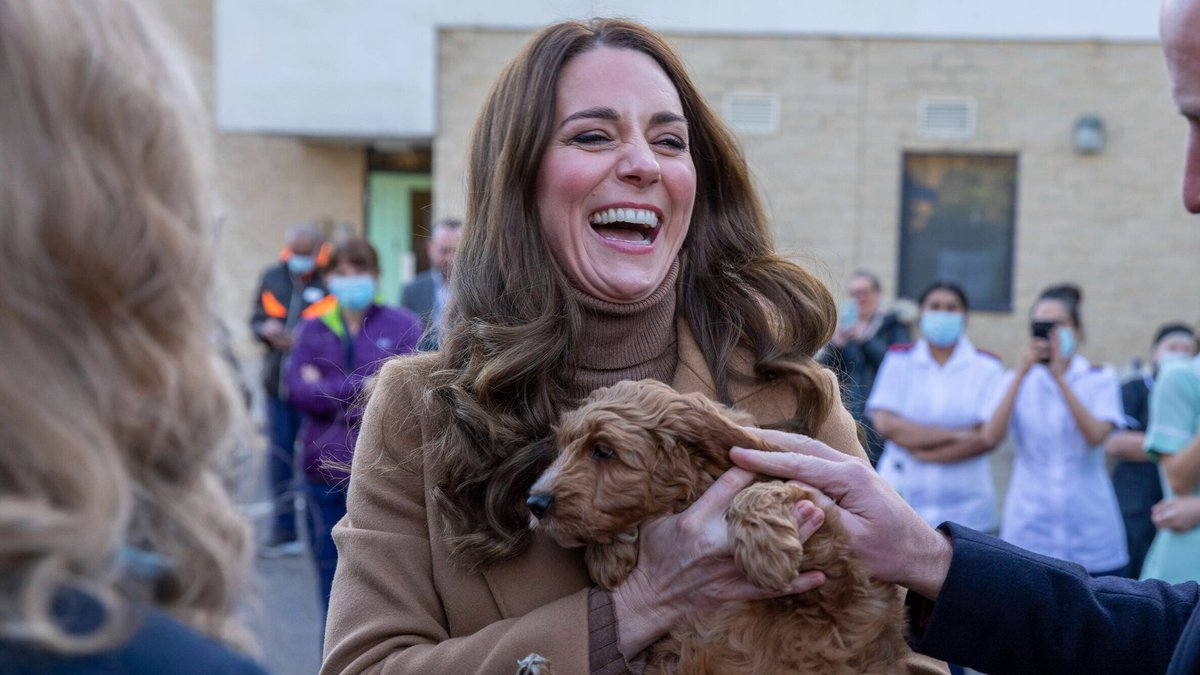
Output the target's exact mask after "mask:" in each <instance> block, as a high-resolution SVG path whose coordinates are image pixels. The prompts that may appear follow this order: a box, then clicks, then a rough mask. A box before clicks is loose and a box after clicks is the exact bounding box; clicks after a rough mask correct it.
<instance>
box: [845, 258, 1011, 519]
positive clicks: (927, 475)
mask: <svg viewBox="0 0 1200 675" xmlns="http://www.w3.org/2000/svg"><path fill="white" fill-rule="evenodd" d="M920 309H921V314H920V328H921V339H919V340H917V341H916V342H915V343H912V344H906V345H897V346H895V347H892V349H891V350H890V351H889V352H888V354H887V356H886V357H884V359H883V363H882V365H881V366H880V369H879V375H878V377H876V379H875V387H874V388H873V389H872V390H871V396H870V398H869V399H867V415H869V416H870V418H871V420H872V421H873V422H874V425H875V428H876V429H877V430H878V431H879V433H880V434H881V435H882V436H883V437H884V438H885V439H887V445H886V446H885V448H884V451H883V455H882V456H881V457H880V459H879V464H878V466H877V469H878V470H879V474H880V475H881V476H883V477H884V479H885V480H887V481H888V483H890V484H891V485H892V486H893V487H895V488H896V490H897V491H898V492H899V493H900V494H901V496H903V497H904V498H905V500H906V501H907V502H908V503H909V504H911V505H912V507H913V509H914V510H915V511H916V512H917V513H918V514H920V515H921V517H922V518H924V519H925V521H926V522H928V523H930V524H931V525H937V524H939V523H941V522H943V521H946V520H952V521H954V522H956V523H961V524H963V525H967V526H968V527H972V528H975V529H977V530H983V531H990V530H995V528H996V506H995V505H996V497H995V494H994V491H995V488H994V487H993V484H992V474H991V468H990V466H989V465H988V459H987V457H986V455H985V454H984V453H986V452H987V451H989V450H991V449H992V447H994V444H988V443H986V442H985V441H984V438H983V435H982V434H981V433H980V429H981V427H982V425H983V423H984V422H985V421H987V420H988V419H990V418H991V417H992V414H993V413H994V412H995V407H996V405H997V404H998V403H999V402H998V401H996V400H995V398H996V397H995V395H994V392H995V391H997V390H998V389H999V388H1000V386H1001V382H1002V379H1003V377H1004V366H1003V365H1002V364H1001V362H1000V359H999V358H997V357H996V356H994V355H992V354H989V353H987V352H984V351H981V350H979V349H977V348H976V347H975V345H974V344H972V342H971V340H970V339H969V338H968V337H967V336H966V333H965V332H964V331H965V328H966V323H967V309H968V305H967V295H966V293H965V292H964V291H963V290H962V288H961V287H959V286H958V285H957V284H955V283H952V282H947V281H936V282H934V283H933V284H932V285H931V286H929V288H927V289H925V291H924V292H923V293H922V294H921V297H920Z"/></svg>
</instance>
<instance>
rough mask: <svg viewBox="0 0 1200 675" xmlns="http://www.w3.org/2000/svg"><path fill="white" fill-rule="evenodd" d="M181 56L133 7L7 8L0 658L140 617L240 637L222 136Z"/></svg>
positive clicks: (2, 84)
mask: <svg viewBox="0 0 1200 675" xmlns="http://www.w3.org/2000/svg"><path fill="white" fill-rule="evenodd" d="M164 35H165V33H164V29H163V28H162V27H160V26H159V25H158V24H156V23H154V22H153V21H152V20H151V19H149V18H148V17H146V16H144V15H143V13H142V12H141V11H140V10H139V9H138V8H137V7H136V6H134V5H133V4H132V3H131V2H129V1H128V0H105V1H104V2H99V1H97V2H69V1H66V0H0V91H2V92H4V94H3V96H0V156H3V157H4V158H5V160H4V162H3V163H2V164H0V251H3V255H4V260H5V262H4V264H3V265H0V317H3V319H2V320H0V350H3V358H0V584H2V586H0V589H2V590H0V637H7V638H13V639H20V640H29V641H34V642H37V643H39V644H43V645H46V646H48V647H50V648H52V649H57V650H61V651H90V650H94V649H100V648H103V647H106V646H110V645H112V644H114V643H115V642H117V641H119V640H120V639H122V638H123V637H124V636H125V635H127V633H128V631H129V630H130V629H131V628H132V623H133V622H132V621H129V620H126V619H127V618H128V617H130V616H131V614H130V613H129V612H127V611H125V610H126V607H127V606H128V605H140V604H146V605H152V606H157V607H160V608H162V609H164V610H165V611H167V612H168V613H169V614H171V615H173V616H174V617H176V618H177V619H179V620H181V621H183V622H184V623H187V624H189V625H191V626H193V627H195V628H197V629H198V630H200V631H202V632H204V633H206V634H208V635H210V636H213V637H215V638H217V639H221V640H223V641H226V642H237V641H238V639H239V638H240V635H241V632H240V631H239V630H238V629H237V627H236V625H235V623H234V622H233V621H232V620H231V614H232V610H233V608H234V602H235V599H234V592H235V590H236V589H237V587H238V586H239V584H240V583H241V581H242V578H243V570H244V569H245V566H246V563H247V562H248V560H247V555H248V551H249V547H248V539H247V528H246V527H245V523H244V521H243V519H242V518H241V517H240V516H239V515H238V513H237V512H236V510H235V509H234V507H233V505H232V503H231V502H230V500H229V498H228V495H227V493H226V491H225V490H224V488H223V487H222V485H221V481H220V480H219V476H218V474H217V471H216V468H215V467H216V466H217V462H218V461H219V459H221V458H222V457H223V453H222V451H224V450H228V449H229V448H230V444H231V429H232V428H233V424H234V422H235V421H236V419H237V418H236V416H237V415H238V414H239V412H238V411H239V408H238V406H237V405H236V403H235V396H236V394H235V391H234V389H233V387H232V386H231V382H230V377H229V372H228V371H227V370H224V368H225V366H224V365H223V364H221V363H219V361H218V360H217V359H218V357H217V355H216V353H215V350H214V349H213V348H212V345H211V344H210V339H211V338H212V336H213V330H212V328H213V326H212V318H211V317H212V311H211V307H210V291H209V288H210V286H211V285H212V281H213V278H212V263H213V237H214V233H213V228H212V225H211V222H210V219H209V213H208V196H209V195H208V194H207V192H206V187H205V185H206V178H207V176H206V175H205V171H204V170H203V167H205V166H206V162H205V156H204V155H203V154H202V152H201V151H202V150H203V148H202V146H201V145H200V144H199V141H204V140H206V139H207V136H206V132H205V131H204V127H203V126H202V124H201V120H200V118H199V111H200V110H201V108H200V104H199V97H198V96H197V94H196V91H195V89H194V86H193V84H192V83H191V80H190V77H189V75H188V72H187V68H186V66H185V63H184V61H183V60H182V56H181V55H180V54H179V53H178V52H177V51H176V50H175V49H174V48H173V47H172V46H171V44H170V43H169V41H168V40H167V39H166V38H165V37H164ZM130 551H134V552H148V553H150V554H151V555H152V556H155V558H156V559H161V560H162V561H164V562H165V563H166V565H165V569H166V573H165V575H159V576H157V577H155V578H152V579H146V578H142V576H141V575H139V573H138V571H137V570H136V569H135V568H136V566H131V565H128V564H127V561H128V559H129V558H130V556H129V555H128V553H129V552H130ZM65 588H78V589H82V590H84V591H85V592H87V593H89V594H90V595H93V596H94V597H96V598H97V599H99V600H100V601H101V602H102V603H103V604H104V605H105V609H106V611H105V620H104V622H103V623H102V624H101V625H100V627H99V629H97V630H96V631H93V632H91V633H88V634H86V635H78V634H70V633H67V632H65V631H64V630H63V629H62V627H61V626H60V625H59V624H58V623H57V622H56V621H55V617H54V615H53V611H52V609H51V607H52V602H53V600H54V596H55V594H57V593H59V592H61V591H62V590H63V589H65Z"/></svg>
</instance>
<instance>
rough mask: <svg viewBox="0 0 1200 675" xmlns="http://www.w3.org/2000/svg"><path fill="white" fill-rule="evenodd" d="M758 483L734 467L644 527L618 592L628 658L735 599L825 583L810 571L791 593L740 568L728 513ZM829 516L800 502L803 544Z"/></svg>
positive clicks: (615, 598) (617, 607)
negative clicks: (766, 586) (763, 584)
mask: <svg viewBox="0 0 1200 675" xmlns="http://www.w3.org/2000/svg"><path fill="white" fill-rule="evenodd" d="M831 452H833V451H831ZM754 481H755V475H754V474H752V473H750V472H748V471H743V470H741V469H738V468H733V469H730V470H729V471H727V472H725V474H724V475H722V476H721V477H720V478H719V479H718V480H717V481H716V482H715V483H713V484H712V486H711V487H709V488H708V490H707V491H706V492H705V493H704V494H703V495H702V496H701V497H700V499H698V500H696V502H695V503H694V504H692V505H691V506H690V507H688V509H687V510H685V511H683V512H681V513H678V514H675V515H671V516H666V517H663V518H658V519H656V520H653V521H649V522H647V523H646V524H644V525H643V526H642V527H641V530H640V534H639V551H638V563H637V566H636V567H635V568H634V569H633V571H632V572H631V573H630V575H629V577H628V578H626V580H625V581H624V582H623V583H622V584H621V585H620V586H617V587H616V588H614V589H613V591H612V599H613V608H614V611H615V613H616V616H617V624H618V627H619V628H618V631H619V635H618V637H619V641H620V649H621V653H622V654H624V655H625V656H626V658H632V657H634V656H635V655H637V654H638V653H640V652H641V651H642V650H644V649H645V648H646V647H648V646H649V645H651V644H652V643H654V642H655V641H656V640H658V639H659V638H660V637H662V636H663V634H665V633H666V632H667V630H668V629H670V627H671V626H673V625H675V624H677V623H678V622H679V621H680V619H681V618H683V617H684V616H687V615H689V614H693V613H697V612H704V611H707V610H711V609H714V608H716V607H718V606H720V605H721V604H724V603H726V602H731V601H732V602H737V601H745V600H759V599H764V598H771V597H777V596H780V595H792V594H795V593H803V592H806V591H810V590H812V589H814V588H816V587H818V586H820V585H821V584H823V583H824V582H825V575H824V574H822V573H821V572H805V573H803V574H801V575H800V576H798V577H797V578H796V580H795V581H794V582H793V583H792V585H791V587H790V588H789V589H788V590H787V591H785V592H784V593H773V592H771V591H765V590H763V589H761V588H758V587H757V586H754V585H753V584H751V583H750V582H749V581H747V580H746V578H745V577H744V576H743V575H742V573H741V572H739V571H738V569H737V567H736V566H735V565H734V562H733V557H732V553H731V549H730V544H729V538H728V536H727V528H726V524H725V511H726V510H727V509H728V508H729V505H730V503H731V502H732V501H733V498H734V496H735V495H736V494H737V493H738V492H739V491H740V490H741V489H742V488H744V487H746V486H747V485H750V484H751V483H753V482H754ZM824 517H825V514H824V513H822V512H821V510H820V509H818V508H817V507H816V506H814V505H813V504H812V503H811V502H800V503H799V504H798V505H797V508H796V520H797V525H798V527H799V530H800V537H801V539H808V537H810V536H812V534H813V533H814V532H816V531H817V529H818V528H820V526H821V523H822V522H824Z"/></svg>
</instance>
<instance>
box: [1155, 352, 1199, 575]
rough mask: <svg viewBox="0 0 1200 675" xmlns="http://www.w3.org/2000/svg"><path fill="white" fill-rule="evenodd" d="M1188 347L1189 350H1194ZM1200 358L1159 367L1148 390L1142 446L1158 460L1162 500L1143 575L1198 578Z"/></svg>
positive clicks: (1177, 360) (1157, 506)
mask: <svg viewBox="0 0 1200 675" xmlns="http://www.w3.org/2000/svg"><path fill="white" fill-rule="evenodd" d="M1192 347H1193V349H1192V351H1191V352H1186V354H1187V355H1190V354H1191V353H1193V352H1194V351H1195V350H1194V343H1193V345H1192ZM1198 420H1200V357H1194V358H1191V359H1186V358H1182V359H1179V358H1177V359H1176V360H1172V361H1169V362H1168V363H1167V364H1166V365H1165V366H1164V367H1161V368H1160V369H1159V378H1158V383H1157V384H1156V385H1155V387H1154V389H1153V391H1152V392H1151V393H1150V424H1149V427H1148V428H1147V430H1146V436H1145V440H1144V442H1143V444H1142V447H1143V448H1144V449H1145V451H1146V452H1147V453H1148V454H1149V455H1150V456H1151V457H1152V458H1154V459H1155V460H1156V461H1157V463H1158V469H1159V474H1160V477H1161V485H1162V492H1163V496H1164V498H1165V499H1164V500H1163V501H1162V502H1160V503H1159V504H1157V505H1156V506H1154V507H1153V512H1152V518H1153V520H1154V522H1155V525H1156V526H1157V527H1158V528H1159V530H1158V532H1157V534H1155V535H1154V542H1153V543H1152V544H1151V545H1150V550H1149V552H1148V553H1147V554H1146V562H1145V565H1144V566H1143V568H1142V574H1141V578H1142V579H1161V580H1163V581H1167V582H1170V583H1183V582H1185V581H1200V527H1197V526H1196V523H1195V521H1194V517H1189V514H1194V513H1196V509H1195V508H1194V506H1195V501H1194V500H1195V499H1196V498H1197V496H1200V422H1198Z"/></svg>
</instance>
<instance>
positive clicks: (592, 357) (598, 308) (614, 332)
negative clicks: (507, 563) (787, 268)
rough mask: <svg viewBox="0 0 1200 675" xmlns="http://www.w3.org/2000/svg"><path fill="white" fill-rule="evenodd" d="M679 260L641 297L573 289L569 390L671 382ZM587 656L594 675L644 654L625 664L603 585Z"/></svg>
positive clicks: (592, 607)
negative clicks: (615, 299) (577, 320)
mask: <svg viewBox="0 0 1200 675" xmlns="http://www.w3.org/2000/svg"><path fill="white" fill-rule="evenodd" d="M678 277H679V261H678V260H676V261H675V262H673V263H672V264H671V269H670V270H669V271H668V272H667V276H666V278H665V279H663V282H662V285H660V286H659V287H658V289H656V290H655V291H654V292H653V293H651V294H650V296H649V297H647V298H646V299H645V300H642V301H640V302H634V303H629V304H617V303H612V302H607V301H604V300H599V299H597V298H593V297H592V296H590V295H587V294H586V293H584V292H582V291H580V290H578V289H574V288H573V289H571V295H572V298H573V300H574V301H575V302H576V303H577V304H578V305H579V307H580V309H581V310H582V314H583V325H582V326H581V329H582V330H580V332H579V338H578V343H577V349H576V359H575V363H574V368H573V369H572V371H571V377H570V378H569V380H568V383H567V387H568V392H567V393H568V394H569V395H570V396H572V397H573V398H577V399H582V398H585V397H586V396H587V395H588V394H590V393H591V392H592V390H594V389H597V388H599V387H606V386H609V385H611V384H615V383H617V382H620V381H621V380H642V379H655V380H659V381H660V382H666V383H667V384H670V383H671V381H672V380H673V379H674V376H675V366H676V365H677V364H678V363H679V349H678V339H677V336H676V334H675V281H676V279H677V278H678ZM588 652H589V654H588V661H589V670H590V671H591V673H592V675H617V674H619V673H626V672H629V670H628V668H629V666H632V667H633V669H634V670H635V671H638V672H640V671H641V667H642V666H643V665H644V663H643V662H642V659H640V658H639V659H638V660H637V662H635V663H633V664H626V662H625V658H624V657H623V656H622V655H621V652H620V650H619V645H618V643H617V617H616V614H615V613H614V611H613V605H612V597H611V596H610V595H609V593H608V592H607V591H605V590H603V589H601V588H598V587H597V588H593V589H592V592H591V594H590V595H589V596H588Z"/></svg>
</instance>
